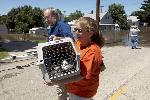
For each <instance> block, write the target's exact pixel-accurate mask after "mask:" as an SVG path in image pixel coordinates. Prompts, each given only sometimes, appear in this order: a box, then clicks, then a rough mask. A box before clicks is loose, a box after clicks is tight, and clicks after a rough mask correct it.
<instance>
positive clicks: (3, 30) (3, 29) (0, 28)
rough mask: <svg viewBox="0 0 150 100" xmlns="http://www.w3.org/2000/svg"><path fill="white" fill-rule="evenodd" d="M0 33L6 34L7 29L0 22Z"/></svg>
mask: <svg viewBox="0 0 150 100" xmlns="http://www.w3.org/2000/svg"><path fill="white" fill-rule="evenodd" d="M0 34H8V29H7V27H6V25H4V24H0Z"/></svg>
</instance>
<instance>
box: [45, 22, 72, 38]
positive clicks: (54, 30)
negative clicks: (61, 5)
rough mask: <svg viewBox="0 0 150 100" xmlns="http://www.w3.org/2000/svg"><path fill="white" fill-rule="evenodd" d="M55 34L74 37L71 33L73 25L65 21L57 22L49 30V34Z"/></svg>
mask: <svg viewBox="0 0 150 100" xmlns="http://www.w3.org/2000/svg"><path fill="white" fill-rule="evenodd" d="M51 35H55V36H57V37H71V38H72V37H73V36H72V33H71V27H70V26H69V25H68V24H66V23H64V22H63V21H59V22H57V23H56V24H55V25H54V26H52V27H51V29H50V30H49V31H48V36H51Z"/></svg>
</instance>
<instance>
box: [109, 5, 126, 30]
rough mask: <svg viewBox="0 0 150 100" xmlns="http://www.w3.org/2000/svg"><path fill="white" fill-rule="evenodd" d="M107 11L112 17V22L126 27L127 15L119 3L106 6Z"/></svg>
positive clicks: (122, 27) (123, 27)
mask: <svg viewBox="0 0 150 100" xmlns="http://www.w3.org/2000/svg"><path fill="white" fill-rule="evenodd" d="M108 11H109V13H110V14H111V16H112V18H113V22H114V23H117V24H118V25H119V26H120V28H121V29H127V28H128V24H127V15H126V14H125V10H124V6H123V5H121V4H115V3H114V4H111V5H109V8H108Z"/></svg>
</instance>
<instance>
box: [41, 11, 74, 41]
mask: <svg viewBox="0 0 150 100" xmlns="http://www.w3.org/2000/svg"><path fill="white" fill-rule="evenodd" d="M43 15H44V19H45V21H46V23H47V24H48V26H49V27H50V29H49V31H48V36H49V40H53V39H55V38H56V37H71V38H73V35H72V33H71V27H70V26H69V25H68V24H67V23H65V22H64V21H63V19H62V16H61V15H60V13H59V12H58V11H57V10H56V9H54V8H46V9H44V10H43Z"/></svg>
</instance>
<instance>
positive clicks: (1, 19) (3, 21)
mask: <svg viewBox="0 0 150 100" xmlns="http://www.w3.org/2000/svg"><path fill="white" fill-rule="evenodd" d="M6 20H7V16H6V15H2V16H0V24H6Z"/></svg>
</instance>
